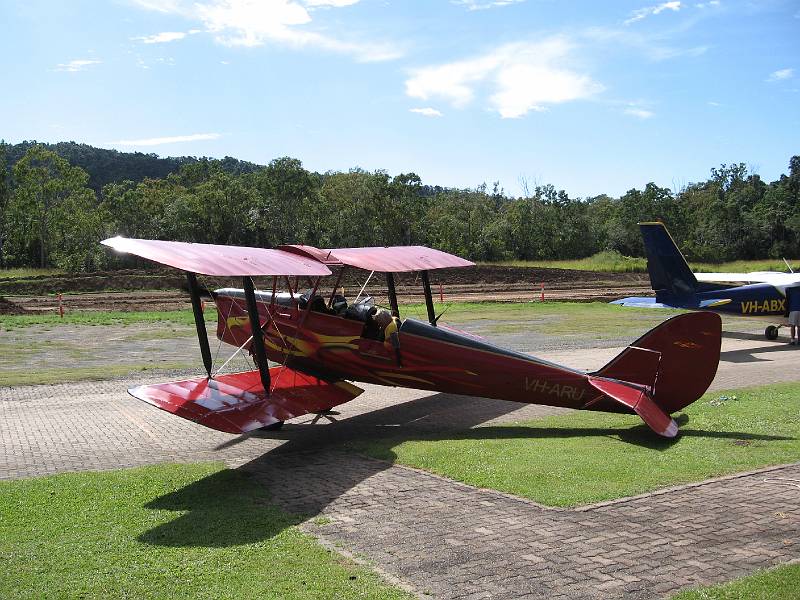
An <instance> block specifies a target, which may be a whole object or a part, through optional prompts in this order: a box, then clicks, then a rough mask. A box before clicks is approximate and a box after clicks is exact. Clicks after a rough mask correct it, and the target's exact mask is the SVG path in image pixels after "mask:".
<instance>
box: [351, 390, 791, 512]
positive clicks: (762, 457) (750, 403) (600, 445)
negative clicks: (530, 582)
mask: <svg viewBox="0 0 800 600" xmlns="http://www.w3.org/2000/svg"><path fill="white" fill-rule="evenodd" d="M734 394H735V396H734ZM721 397H730V398H733V397H735V398H736V399H735V400H734V399H729V400H726V401H720V400H719V398H721ZM678 420H679V423H680V424H681V435H680V436H679V437H678V438H677V439H675V440H667V439H664V438H659V437H658V436H656V435H655V434H654V433H652V432H651V431H650V430H649V429H648V428H647V427H646V426H644V425H643V424H642V423H641V420H640V419H639V418H638V417H636V416H629V415H615V414H606V413H591V412H575V413H570V414H567V415H561V416H557V417H549V418H545V419H538V420H534V421H520V422H515V423H510V424H507V425H506V424H503V425H494V426H482V427H476V428H474V429H469V430H466V431H445V432H439V433H432V434H431V435H430V436H427V437H424V438H421V439H416V440H402V439H397V438H394V439H392V438H387V439H382V440H374V441H373V440H371V441H368V442H360V443H359V442H354V443H351V444H350V447H351V448H352V449H354V450H356V451H359V452H363V453H366V454H368V455H371V456H374V457H376V458H380V459H384V460H392V461H395V462H398V463H401V464H404V465H410V466H412V467H417V468H420V469H425V470H428V471H432V472H434V473H438V474H440V475H443V476H445V477H449V478H451V479H456V480H458V481H463V482H465V483H468V484H470V485H474V486H478V487H487V488H493V489H497V490H500V491H503V492H510V493H512V494H517V495H519V496H525V497H527V498H531V499H532V500H535V501H537V502H541V503H542V504H547V505H551V506H577V505H583V504H590V503H594V502H600V501H603V500H611V499H614V498H621V497H625V496H630V495H635V494H640V493H644V492H648V491H651V490H655V489H658V488H663V487H668V486H671V485H677V484H681V483H689V482H693V481H702V480H704V479H708V478H711V477H717V476H721V475H726V474H731V473H737V472H742V471H747V470H751V469H756V468H759V467H765V466H768V465H776V464H782V463H788V462H794V461H797V460H800V384H794V383H792V384H780V385H771V386H764V387H758V388H750V389H744V390H736V392H735V393H731V392H729V393H725V392H715V393H713V394H707V395H705V396H704V397H703V398H701V399H700V400H698V401H697V402H695V403H694V404H693V405H691V406H690V407H688V408H687V409H686V410H685V412H684V413H683V417H682V418H679V419H678Z"/></svg>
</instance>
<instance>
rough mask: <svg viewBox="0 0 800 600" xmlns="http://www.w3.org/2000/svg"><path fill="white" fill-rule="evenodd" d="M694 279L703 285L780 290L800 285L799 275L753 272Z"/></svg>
mask: <svg viewBox="0 0 800 600" xmlns="http://www.w3.org/2000/svg"><path fill="white" fill-rule="evenodd" d="M694 276H695V279H697V281H702V282H705V283H768V284H770V285H774V286H775V287H776V288H779V289H780V290H784V289H786V288H787V287H792V286H794V285H800V273H781V272H779V271H754V272H752V273H695V274H694Z"/></svg>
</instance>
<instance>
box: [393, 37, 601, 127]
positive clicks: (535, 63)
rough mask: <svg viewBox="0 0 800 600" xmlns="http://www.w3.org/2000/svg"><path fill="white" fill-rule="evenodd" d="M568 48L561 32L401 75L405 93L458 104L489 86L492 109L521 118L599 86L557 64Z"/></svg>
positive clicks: (566, 57)
mask: <svg viewBox="0 0 800 600" xmlns="http://www.w3.org/2000/svg"><path fill="white" fill-rule="evenodd" d="M571 49H572V46H571V44H570V43H569V42H568V41H567V40H566V39H565V38H562V37H553V38H549V39H546V40H544V41H541V42H518V43H513V44H506V45H504V46H500V47H498V48H496V49H495V50H492V51H491V52H489V53H487V54H485V55H483V56H479V57H476V58H471V59H467V60H461V61H456V62H452V63H447V64H443V65H436V66H430V67H424V68H422V69H417V70H416V71H414V72H412V74H411V77H410V78H409V79H407V80H406V94H407V95H409V96H411V97H412V98H419V99H420V100H428V99H429V98H440V99H442V100H445V101H447V102H449V103H450V104H452V105H453V106H455V107H464V106H466V105H467V104H469V103H470V102H471V101H472V100H473V99H474V97H475V95H476V91H477V88H479V87H480V88H483V87H489V88H491V95H490V96H489V98H488V105H489V107H490V108H491V109H492V110H494V111H496V112H497V113H499V114H500V116H501V117H503V118H506V119H510V118H517V117H522V116H524V115H525V114H527V113H528V112H530V111H532V110H534V111H541V110H545V108H546V106H547V105H548V104H559V103H562V102H568V101H571V100H580V99H583V98H588V97H589V96H592V95H593V94H596V93H598V92H600V91H602V89H603V87H602V86H601V85H600V84H598V83H596V82H594V81H593V80H592V79H591V78H590V77H589V76H588V75H583V74H580V73H577V72H575V71H574V70H572V69H570V68H568V67H565V66H562V63H565V62H566V61H567V59H568V57H569V53H570V51H571Z"/></svg>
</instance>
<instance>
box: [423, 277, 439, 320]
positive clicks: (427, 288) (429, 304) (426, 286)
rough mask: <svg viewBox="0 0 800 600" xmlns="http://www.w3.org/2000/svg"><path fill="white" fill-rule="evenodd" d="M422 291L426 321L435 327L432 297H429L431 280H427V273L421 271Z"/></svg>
mask: <svg viewBox="0 0 800 600" xmlns="http://www.w3.org/2000/svg"><path fill="white" fill-rule="evenodd" d="M420 274H421V275H422V291H423V292H425V306H427V307H428V321H429V322H430V324H431V325H433V326H434V327H436V311H435V310H434V309H433V296H432V295H431V280H430V279H428V272H427V271H421V272H420Z"/></svg>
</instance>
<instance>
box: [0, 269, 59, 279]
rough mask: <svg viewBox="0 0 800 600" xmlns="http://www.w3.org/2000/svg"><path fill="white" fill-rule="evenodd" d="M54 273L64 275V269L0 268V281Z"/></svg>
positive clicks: (52, 274)
mask: <svg viewBox="0 0 800 600" xmlns="http://www.w3.org/2000/svg"><path fill="white" fill-rule="evenodd" d="M54 275H66V271H62V270H61V269H34V268H28V267H25V268H20V269H0V281H3V280H9V279H30V278H32V277H46V276H54Z"/></svg>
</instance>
